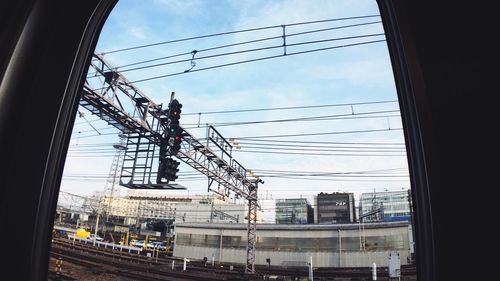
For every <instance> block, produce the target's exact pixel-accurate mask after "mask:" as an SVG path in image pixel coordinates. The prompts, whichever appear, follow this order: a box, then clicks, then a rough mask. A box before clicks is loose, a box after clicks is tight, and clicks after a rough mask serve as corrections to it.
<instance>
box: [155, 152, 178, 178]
mask: <svg viewBox="0 0 500 281" xmlns="http://www.w3.org/2000/svg"><path fill="white" fill-rule="evenodd" d="M179 164H180V162H178V161H175V160H174V159H172V158H164V159H162V160H161V162H160V169H159V173H160V174H159V176H160V177H161V178H163V179H166V180H168V181H175V180H176V179H177V178H178V177H179V176H177V172H178V171H179V169H177V167H178V166H179Z"/></svg>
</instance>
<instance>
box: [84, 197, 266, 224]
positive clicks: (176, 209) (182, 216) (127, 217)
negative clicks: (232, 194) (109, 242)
mask: <svg viewBox="0 0 500 281" xmlns="http://www.w3.org/2000/svg"><path fill="white" fill-rule="evenodd" d="M92 202H94V203H95V202H97V203H95V204H98V205H99V204H100V205H102V206H111V207H110V208H105V207H103V210H110V213H109V216H113V217H119V218H122V220H123V222H124V223H125V224H129V225H133V224H136V225H138V224H139V223H140V221H144V220H170V221H175V222H205V223H206V222H220V223H242V222H244V219H245V215H246V212H247V211H246V210H248V207H247V204H239V203H230V202H226V201H223V200H220V199H217V197H215V196H208V195H205V196H203V195H195V196H189V197H179V196H151V195H146V194H139V193H131V194H130V195H128V196H124V197H115V198H113V199H112V200H110V198H109V197H102V198H98V199H95V200H92ZM93 210H95V211H97V210H99V208H98V206H97V205H96V206H94V208H93ZM258 217H259V214H258Z"/></svg>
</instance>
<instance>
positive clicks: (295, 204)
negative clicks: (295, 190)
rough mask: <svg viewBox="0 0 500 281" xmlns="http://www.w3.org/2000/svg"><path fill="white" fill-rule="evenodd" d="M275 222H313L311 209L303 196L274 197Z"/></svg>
mask: <svg viewBox="0 0 500 281" xmlns="http://www.w3.org/2000/svg"><path fill="white" fill-rule="evenodd" d="M276 223H277V224H307V223H313V209H312V206H311V204H310V203H309V202H308V201H307V199H305V198H297V199H276Z"/></svg>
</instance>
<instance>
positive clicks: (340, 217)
mask: <svg viewBox="0 0 500 281" xmlns="http://www.w3.org/2000/svg"><path fill="white" fill-rule="evenodd" d="M355 221H356V207H355V206H354V194H353V193H331V194H330V193H323V192H322V193H320V194H318V195H317V196H314V223H352V222H355Z"/></svg>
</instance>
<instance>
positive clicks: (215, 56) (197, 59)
mask: <svg viewBox="0 0 500 281" xmlns="http://www.w3.org/2000/svg"><path fill="white" fill-rule="evenodd" d="M382 35H384V34H383V33H376V34H365V35H356V36H347V37H339V38H330V39H322V40H315V41H307V42H300V43H293V44H287V45H286V47H293V46H301V45H308V44H317V43H325V42H332V41H341V40H349V39H359V38H367V37H375V36H382ZM278 48H280V49H281V48H283V44H278V45H274V46H268V47H260V48H253V49H246V50H240V51H234V52H226V53H220V54H214V55H207V56H203V57H196V59H195V60H196V61H200V60H204V59H211V58H217V57H222V56H231V55H238V54H244V53H251V52H258V51H264V50H272V49H278ZM196 53H198V51H196ZM285 55H286V54H285ZM192 60H193V58H187V59H182V60H176V61H169V62H163V63H157V64H151V65H145V66H139V67H134V68H126V69H121V70H120V72H122V73H123V72H130V71H137V70H143V69H147V68H153V67H159V66H165V65H171V64H177V63H182V62H190V61H192ZM190 71H192V70H190ZM186 72H188V71H186Z"/></svg>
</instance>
